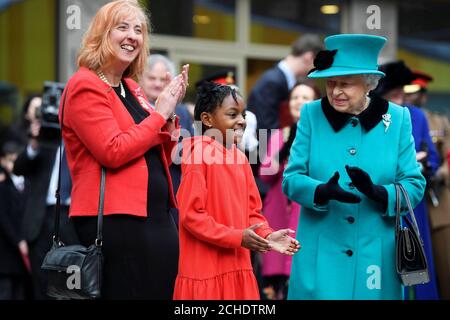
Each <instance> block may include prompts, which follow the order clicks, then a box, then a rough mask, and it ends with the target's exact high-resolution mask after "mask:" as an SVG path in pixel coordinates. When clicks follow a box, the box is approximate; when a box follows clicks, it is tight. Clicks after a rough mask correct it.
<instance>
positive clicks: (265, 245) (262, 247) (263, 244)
mask: <svg viewBox="0 0 450 320" xmlns="http://www.w3.org/2000/svg"><path fill="white" fill-rule="evenodd" d="M263 224H264V223H257V224H254V225H252V226H250V227H248V228H247V229H244V234H243V236H242V243H241V246H243V247H244V248H247V249H250V250H253V251H257V252H267V251H269V250H270V244H269V241H268V240H266V239H264V238H262V237H260V236H258V235H257V234H256V233H255V230H256V229H258V228H259V227H261V226H262V225H263Z"/></svg>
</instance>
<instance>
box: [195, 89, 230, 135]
mask: <svg viewBox="0 0 450 320" xmlns="http://www.w3.org/2000/svg"><path fill="white" fill-rule="evenodd" d="M238 94H239V93H238V92H237V91H236V89H235V88H233V87H231V86H229V85H222V84H217V83H214V82H209V81H205V82H202V83H201V84H200V85H199V86H198V88H197V97H196V99H195V109H194V120H195V121H201V120H202V119H201V114H202V113H203V112H208V113H213V112H214V110H216V109H217V108H218V107H220V106H221V105H222V103H223V100H225V98H226V97H227V96H229V95H231V96H232V97H233V100H234V101H235V102H236V103H238ZM204 129H205V128H203V126H202V133H203V132H204Z"/></svg>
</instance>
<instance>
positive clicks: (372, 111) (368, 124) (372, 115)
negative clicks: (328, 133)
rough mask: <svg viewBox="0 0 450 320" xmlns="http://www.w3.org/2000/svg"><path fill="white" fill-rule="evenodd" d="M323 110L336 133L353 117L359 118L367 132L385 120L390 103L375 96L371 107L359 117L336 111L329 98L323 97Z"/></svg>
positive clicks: (371, 101)
mask: <svg viewBox="0 0 450 320" xmlns="http://www.w3.org/2000/svg"><path fill="white" fill-rule="evenodd" d="M321 104H322V110H323V113H324V114H325V117H326V118H327V120H328V122H329V123H330V125H331V126H332V127H333V129H334V131H335V132H338V131H339V130H341V129H342V128H343V127H344V126H345V124H346V123H347V121H348V120H349V119H350V118H352V117H357V118H359V121H360V122H361V126H362V127H363V128H364V129H365V130H366V131H370V130H372V129H373V128H374V127H375V126H376V125H377V124H378V123H379V122H380V121H381V120H382V119H383V118H382V116H383V114H385V113H386V112H387V111H388V107H389V105H388V102H387V101H386V100H384V99H382V98H380V97H377V96H374V97H372V98H371V100H370V103H369V106H368V107H367V109H366V110H364V111H363V112H361V113H360V114H359V115H357V116H354V115H352V114H349V113H342V112H339V111H336V110H335V109H334V108H333V106H332V105H331V104H330V102H329V101H328V98H327V97H323V98H322V101H321Z"/></svg>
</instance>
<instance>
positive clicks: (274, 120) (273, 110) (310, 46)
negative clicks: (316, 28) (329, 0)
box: [248, 34, 323, 129]
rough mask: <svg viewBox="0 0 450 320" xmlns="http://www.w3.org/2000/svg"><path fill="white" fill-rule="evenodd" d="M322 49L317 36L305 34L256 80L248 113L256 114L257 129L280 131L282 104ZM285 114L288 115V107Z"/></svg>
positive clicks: (249, 101) (249, 99) (249, 100)
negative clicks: (283, 56) (285, 54)
mask: <svg viewBox="0 0 450 320" xmlns="http://www.w3.org/2000/svg"><path fill="white" fill-rule="evenodd" d="M322 49H323V44H322V41H321V40H320V38H319V37H318V36H316V35H311V34H305V35H303V36H301V37H300V38H298V39H297V40H296V41H295V42H294V43H293V44H292V47H291V52H290V54H289V55H288V56H286V57H285V58H284V59H283V60H281V61H280V62H279V63H277V64H276V65H275V66H274V67H273V68H271V69H269V70H267V71H266V72H265V73H264V74H263V75H262V76H261V78H259V80H258V81H257V82H256V84H255V85H254V87H253V89H252V91H251V92H250V96H249V98H248V110H249V111H251V112H253V113H254V114H255V115H256V120H257V122H258V129H278V128H280V111H281V112H283V110H282V109H281V105H282V103H283V102H285V101H287V100H288V97H289V91H290V90H291V88H292V87H293V86H294V84H295V83H296V82H297V81H298V79H299V78H301V77H305V76H306V75H307V74H308V72H309V71H310V70H311V69H312V68H313V61H314V57H315V55H316V54H317V52H318V51H320V50H322ZM285 111H286V112H287V113H286V114H288V112H289V111H288V109H287V104H286V110H285Z"/></svg>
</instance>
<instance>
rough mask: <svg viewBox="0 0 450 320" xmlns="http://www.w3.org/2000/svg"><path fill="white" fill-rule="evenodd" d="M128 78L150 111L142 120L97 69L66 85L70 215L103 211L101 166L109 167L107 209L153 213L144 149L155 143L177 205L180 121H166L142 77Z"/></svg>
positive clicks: (64, 130) (77, 75)
mask: <svg viewBox="0 0 450 320" xmlns="http://www.w3.org/2000/svg"><path fill="white" fill-rule="evenodd" d="M125 82H126V84H127V86H128V88H129V89H130V91H131V92H132V93H133V95H134V96H135V97H136V99H137V100H138V102H140V104H141V105H143V109H144V110H146V111H147V112H148V113H149V114H150V116H149V117H147V118H146V119H145V120H143V121H142V122H141V123H140V124H135V123H134V121H133V118H132V117H131V115H130V114H129V113H128V111H127V109H126V108H125V106H124V105H123V104H122V102H121V100H120V98H119V97H118V96H117V94H116V93H115V92H114V90H113V89H112V88H111V87H110V86H108V85H107V84H106V83H104V82H103V81H102V80H100V78H99V77H98V76H97V75H96V74H95V73H94V72H93V71H91V70H89V69H87V68H83V67H82V68H80V69H79V70H78V71H77V72H76V73H75V74H74V75H73V76H72V78H70V80H69V81H68V83H67V85H66V88H65V90H64V93H63V98H62V99H61V103H62V101H64V94H67V96H66V97H65V109H64V123H63V126H62V135H63V140H64V144H65V148H66V152H67V161H68V165H69V169H70V174H71V177H72V194H71V196H72V199H71V205H70V216H95V215H97V210H98V201H99V192H100V174H101V166H104V167H106V187H105V207H104V214H105V215H109V214H114V213H125V214H130V215H135V216H142V217H145V216H147V188H148V173H149V171H148V167H147V163H146V162H145V158H144V154H145V152H146V151H148V150H149V149H150V148H152V147H154V146H157V147H158V149H159V151H160V155H161V159H162V162H163V165H164V169H165V173H166V176H167V179H168V183H169V186H170V203H171V205H172V206H174V207H175V206H176V200H175V197H174V194H173V188H172V180H171V177H170V172H169V165H170V163H171V156H170V154H171V151H172V149H173V147H174V146H175V145H176V144H177V141H178V136H177V134H178V130H175V129H177V128H178V121H176V123H175V124H173V123H171V122H166V120H165V119H164V118H163V117H162V116H161V115H160V114H159V113H157V112H154V111H153V109H152V107H151V106H150V104H149V103H148V101H147V99H146V98H145V96H144V94H143V93H142V92H141V89H140V88H139V86H138V84H137V83H136V82H134V81H133V80H131V79H128V78H126V79H125ZM60 116H61V113H60ZM150 170H151V169H150ZM148 192H152V190H149V191H148ZM149 214H151V212H150V213H149Z"/></svg>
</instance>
